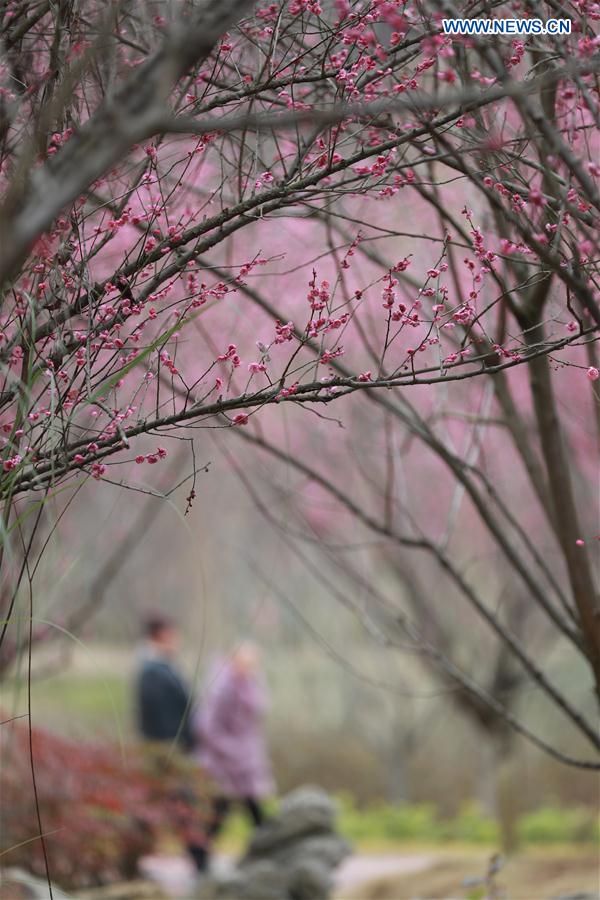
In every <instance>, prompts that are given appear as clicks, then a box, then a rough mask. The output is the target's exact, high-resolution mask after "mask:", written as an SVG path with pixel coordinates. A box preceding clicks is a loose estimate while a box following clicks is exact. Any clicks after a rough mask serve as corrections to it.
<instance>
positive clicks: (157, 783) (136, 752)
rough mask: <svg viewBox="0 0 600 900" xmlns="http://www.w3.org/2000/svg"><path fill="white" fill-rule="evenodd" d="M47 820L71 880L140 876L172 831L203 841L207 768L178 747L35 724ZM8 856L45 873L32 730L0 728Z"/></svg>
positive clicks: (53, 850)
mask: <svg viewBox="0 0 600 900" xmlns="http://www.w3.org/2000/svg"><path fill="white" fill-rule="evenodd" d="M32 743H33V761H34V766H35V775H36V784H37V792H38V799H39V808H40V814H41V821H42V829H43V832H44V835H45V842H46V851H47V853H48V858H49V862H50V872H51V876H52V878H53V879H54V880H55V881H56V882H57V884H60V885H61V886H62V887H64V888H67V889H69V888H76V887H83V886H87V885H97V884H106V883H108V882H111V881H115V880H121V879H127V878H130V877H132V876H134V875H135V871H136V866H137V861H138V860H139V858H140V856H143V855H144V854H146V853H149V852H150V851H151V850H152V849H153V847H154V845H155V843H156V839H157V837H158V836H159V835H160V834H162V833H165V832H168V833H169V834H170V835H176V836H177V837H178V838H180V839H181V840H182V841H184V842H187V841H189V840H194V841H195V842H202V839H203V835H202V821H203V819H204V808H203V803H202V799H201V798H202V795H203V793H204V792H203V783H202V778H201V775H200V773H199V772H198V771H197V770H195V769H194V768H192V767H191V766H188V765H187V764H186V763H185V761H182V760H181V759H179V758H177V757H176V755H175V754H173V755H172V756H171V758H170V759H168V758H166V755H165V754H158V753H156V752H149V751H146V750H145V749H140V748H137V747H128V748H126V752H125V753H122V752H121V750H120V749H119V748H117V747H114V746H111V745H107V744H98V743H88V742H86V743H82V742H75V741H71V740H65V739H64V738H62V737H57V736H56V735H54V734H51V733H49V732H48V731H45V730H42V729H37V728H36V729H34V730H33V732H32ZM0 797H1V799H2V803H1V808H0V841H1V844H2V847H3V849H4V850H5V851H6V850H8V851H9V852H7V853H6V854H5V856H4V859H3V862H4V863H5V864H6V865H21V866H24V867H25V868H27V869H28V870H29V871H31V872H33V873H34V874H37V875H42V876H43V875H44V874H45V867H44V857H43V851H42V844H41V841H40V840H39V837H38V835H39V827H38V821H37V814H36V808H35V800H34V794H33V790H32V775H31V763H30V750H29V733H28V729H27V728H26V727H24V726H22V725H13V727H10V728H7V727H6V726H4V727H3V728H2V729H0Z"/></svg>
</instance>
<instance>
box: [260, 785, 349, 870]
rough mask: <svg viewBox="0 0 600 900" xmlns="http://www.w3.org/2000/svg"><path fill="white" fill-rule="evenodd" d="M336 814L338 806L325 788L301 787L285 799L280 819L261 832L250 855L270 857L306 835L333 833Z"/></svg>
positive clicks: (279, 814) (271, 822)
mask: <svg viewBox="0 0 600 900" xmlns="http://www.w3.org/2000/svg"><path fill="white" fill-rule="evenodd" d="M335 814H336V808H335V804H334V803H333V801H332V800H331V798H330V797H329V795H328V794H327V793H326V792H325V791H323V790H321V788H317V787H301V788H298V789H297V790H295V791H293V792H292V793H291V794H288V795H287V796H286V797H284V798H283V800H282V801H281V805H280V808H279V813H278V815H277V817H276V818H275V819H272V820H271V821H269V822H267V823H266V824H265V825H263V826H262V828H259V829H258V831H257V832H256V833H255V835H254V837H253V838H252V840H251V841H250V845H249V847H248V853H247V856H248V857H252V856H255V855H256V856H259V855H260V856H263V855H266V854H269V853H271V852H273V851H275V850H277V849H279V848H280V847H281V846H282V845H284V844H286V843H289V842H291V841H295V840H297V839H298V838H300V837H302V836H303V835H307V834H319V833H327V832H332V831H333V830H334V827H335Z"/></svg>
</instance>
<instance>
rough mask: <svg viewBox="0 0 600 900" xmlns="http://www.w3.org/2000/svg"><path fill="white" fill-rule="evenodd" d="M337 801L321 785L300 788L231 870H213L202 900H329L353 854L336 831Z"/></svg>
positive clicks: (286, 799) (200, 893)
mask: <svg viewBox="0 0 600 900" xmlns="http://www.w3.org/2000/svg"><path fill="white" fill-rule="evenodd" d="M335 812H336V810H335V805H334V803H333V802H332V800H331V799H330V797H329V796H328V795H327V794H326V793H325V792H324V791H322V790H321V789H320V788H314V787H306V788H299V789H298V790H296V791H294V792H293V793H292V794H289V795H288V796H287V797H284V798H283V800H282V801H281V805H280V809H279V813H278V815H277V816H274V817H273V818H272V819H271V820H270V821H269V822H267V823H266V824H265V825H263V827H262V828H260V829H259V830H258V831H257V832H256V833H255V834H254V836H253V838H252V840H251V841H250V844H249V846H248V850H247V852H246V854H245V856H244V857H243V858H242V859H241V860H240V862H239V863H238V865H237V868H236V869H234V870H233V871H231V872H225V873H220V874H219V873H216V872H215V873H213V874H212V875H211V876H210V877H208V878H207V879H205V881H204V883H203V884H202V885H201V886H200V887H199V889H198V892H197V894H196V897H197V898H198V900H327V897H329V896H330V893H331V889H332V887H333V878H332V873H333V870H334V869H335V868H336V866H338V865H339V864H340V862H341V861H342V860H343V859H344V858H345V857H346V856H348V855H349V853H350V852H351V850H350V847H349V845H348V843H347V842H346V841H345V840H344V839H343V838H342V837H340V835H338V834H337V833H336V831H335Z"/></svg>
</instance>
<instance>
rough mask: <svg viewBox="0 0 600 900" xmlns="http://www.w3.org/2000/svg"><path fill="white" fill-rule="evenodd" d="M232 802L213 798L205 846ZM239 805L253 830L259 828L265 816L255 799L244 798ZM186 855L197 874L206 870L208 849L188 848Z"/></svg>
mask: <svg viewBox="0 0 600 900" xmlns="http://www.w3.org/2000/svg"><path fill="white" fill-rule="evenodd" d="M233 802H234V801H232V800H231V799H230V798H229V797H215V798H214V800H213V803H212V811H211V816H210V819H209V822H208V825H207V827H206V837H207V844H210V843H211V842H212V841H213V840H214V839H215V838H216V837H217V835H218V834H219V832H220V831H221V829H222V827H223V824H224V822H225V819H226V818H227V816H228V815H229V813H230V812H231V806H232V803H233ZM240 803H241V804H242V806H243V807H244V809H245V810H246V812H247V813H248V815H249V816H250V820H251V821H252V824H253V825H254V827H255V828H259V827H260V826H261V825H262V824H263V822H264V821H265V814H264V812H263V810H262V807H261V805H260V803H259V802H258V800H256V798H255V797H244V798H242V799H241V800H240ZM187 849H188V853H189V854H190V856H191V857H192V859H193V860H194V864H195V866H196V868H197V869H198V871H199V872H205V871H206V869H207V868H208V859H209V851H208V847H204V846H203V847H200V846H198V845H197V844H192V845H190V846H188V848H187Z"/></svg>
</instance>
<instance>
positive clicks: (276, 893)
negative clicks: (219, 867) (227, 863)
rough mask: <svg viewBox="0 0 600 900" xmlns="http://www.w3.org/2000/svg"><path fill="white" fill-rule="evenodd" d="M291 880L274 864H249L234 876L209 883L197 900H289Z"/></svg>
mask: <svg viewBox="0 0 600 900" xmlns="http://www.w3.org/2000/svg"><path fill="white" fill-rule="evenodd" d="M288 883H289V876H288V874H287V873H286V872H285V871H284V870H283V869H281V868H280V867H279V866H277V865H276V864H275V863H273V862H271V861H270V860H266V859H264V860H260V861H258V862H252V863H246V864H245V865H244V866H241V867H240V868H239V869H236V870H235V871H234V872H231V873H228V874H224V875H214V876H211V877H209V878H207V879H205V881H204V883H202V884H201V885H200V886H199V888H198V891H197V893H196V898H197V900H288V898H289V891H288Z"/></svg>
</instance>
